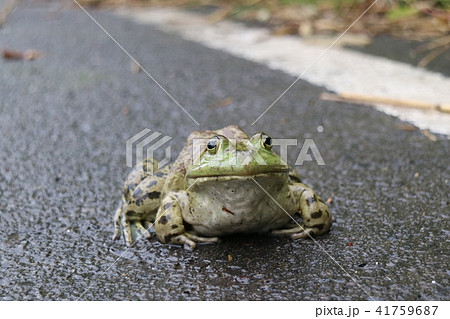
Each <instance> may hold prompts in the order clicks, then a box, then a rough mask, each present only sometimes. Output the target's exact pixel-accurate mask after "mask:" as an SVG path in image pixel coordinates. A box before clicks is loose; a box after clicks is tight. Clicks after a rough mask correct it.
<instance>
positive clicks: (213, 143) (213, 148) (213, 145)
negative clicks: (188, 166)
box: [206, 136, 219, 154]
mask: <svg viewBox="0 0 450 319" xmlns="http://www.w3.org/2000/svg"><path fill="white" fill-rule="evenodd" d="M218 145H219V137H218V136H214V137H213V138H212V139H210V140H209V142H208V144H206V148H207V150H208V152H209V153H210V154H216V152H217V147H218Z"/></svg>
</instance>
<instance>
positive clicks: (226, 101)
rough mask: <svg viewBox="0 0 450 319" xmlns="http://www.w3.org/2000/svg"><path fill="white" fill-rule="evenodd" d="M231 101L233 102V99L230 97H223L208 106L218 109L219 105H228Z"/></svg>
mask: <svg viewBox="0 0 450 319" xmlns="http://www.w3.org/2000/svg"><path fill="white" fill-rule="evenodd" d="M233 102H234V100H233V99H232V98H231V97H227V98H225V99H223V100H220V101H218V102H216V103H214V104H211V105H210V106H209V107H210V108H212V109H218V108H220V107H225V106H228V105H230V104H231V103H233Z"/></svg>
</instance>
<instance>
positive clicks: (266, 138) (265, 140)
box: [261, 133, 272, 150]
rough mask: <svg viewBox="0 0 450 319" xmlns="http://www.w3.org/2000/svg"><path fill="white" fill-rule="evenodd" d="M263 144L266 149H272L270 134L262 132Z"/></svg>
mask: <svg viewBox="0 0 450 319" xmlns="http://www.w3.org/2000/svg"><path fill="white" fill-rule="evenodd" d="M261 144H262V146H263V147H264V148H265V149H266V150H271V149H272V138H271V137H270V136H269V135H266V134H264V133H263V134H261Z"/></svg>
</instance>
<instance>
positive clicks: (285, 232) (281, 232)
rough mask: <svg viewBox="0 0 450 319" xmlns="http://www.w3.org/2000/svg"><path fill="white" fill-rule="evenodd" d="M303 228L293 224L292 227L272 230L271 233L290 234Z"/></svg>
mask: <svg viewBox="0 0 450 319" xmlns="http://www.w3.org/2000/svg"><path fill="white" fill-rule="evenodd" d="M303 230H304V228H302V227H300V226H294V227H292V228H285V229H276V230H272V234H274V235H290V234H295V233H300V232H302V231H303Z"/></svg>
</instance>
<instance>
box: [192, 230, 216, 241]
mask: <svg viewBox="0 0 450 319" xmlns="http://www.w3.org/2000/svg"><path fill="white" fill-rule="evenodd" d="M185 236H186V237H188V238H190V239H192V240H193V241H195V242H197V243H217V242H218V241H219V237H201V236H197V235H195V234H191V233H188V232H186V233H185Z"/></svg>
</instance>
